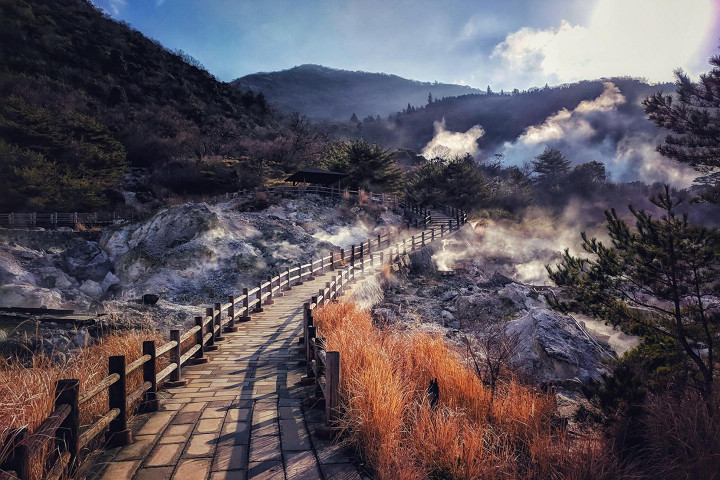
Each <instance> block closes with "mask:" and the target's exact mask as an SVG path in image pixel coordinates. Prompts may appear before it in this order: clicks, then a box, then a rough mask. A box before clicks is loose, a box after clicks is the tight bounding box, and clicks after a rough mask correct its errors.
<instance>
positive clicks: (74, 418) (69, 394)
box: [55, 379, 80, 472]
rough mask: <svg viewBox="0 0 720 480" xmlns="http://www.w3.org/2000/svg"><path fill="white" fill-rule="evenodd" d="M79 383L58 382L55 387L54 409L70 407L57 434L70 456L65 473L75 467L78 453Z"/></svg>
mask: <svg viewBox="0 0 720 480" xmlns="http://www.w3.org/2000/svg"><path fill="white" fill-rule="evenodd" d="M79 395H80V382H79V381H78V380H77V379H67V380H58V382H57V384H56V386H55V408H58V407H59V406H60V405H70V413H69V414H68V416H67V418H65V421H64V422H63V423H62V424H61V425H60V429H59V431H58V433H59V434H60V438H61V439H62V441H63V443H65V448H66V449H67V452H68V453H69V454H70V461H69V462H68V465H67V471H68V472H71V471H73V470H74V469H75V467H76V466H77V461H78V452H80V405H79V403H78V396H79Z"/></svg>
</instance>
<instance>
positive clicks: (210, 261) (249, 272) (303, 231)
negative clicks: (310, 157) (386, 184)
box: [0, 195, 402, 351]
mask: <svg viewBox="0 0 720 480" xmlns="http://www.w3.org/2000/svg"><path fill="white" fill-rule="evenodd" d="M401 223H402V222H401V216H400V215H398V214H397V213H395V212H393V211H391V210H390V209H389V208H388V207H385V206H382V205H379V204H374V203H368V202H364V203H362V202H361V203H358V201H357V200H356V199H351V200H350V199H349V200H342V201H341V202H340V203H338V201H337V200H331V199H326V198H323V197H319V196H314V195H306V196H301V197H295V198H277V199H270V200H268V199H267V198H264V197H262V196H260V197H245V198H238V199H233V200H231V201H227V202H220V203H216V204H208V203H187V204H183V205H178V206H171V207H167V208H164V209H161V210H159V211H157V212H156V213H154V214H153V215H151V216H149V217H148V218H146V219H144V220H142V221H138V222H134V223H131V224H126V225H116V226H113V227H110V228H107V229H104V230H102V231H97V232H89V233H83V234H77V233H74V232H68V231H64V232H63V231H60V232H58V231H24V232H18V231H7V232H0V307H31V308H43V307H44V308H49V309H71V310H74V311H75V312H76V313H80V314H90V315H94V314H96V313H100V314H103V315H102V316H101V317H98V318H97V321H95V322H94V325H92V326H90V327H80V328H74V327H72V326H71V327H62V326H61V325H59V324H57V323H47V322H43V323H40V324H39V330H41V331H39V334H38V335H35V336H36V337H37V336H39V337H41V338H42V339H43V342H42V343H43V345H44V348H45V350H50V351H62V350H65V349H67V348H71V347H78V346H82V345H84V344H86V343H87V342H88V341H91V337H92V334H93V333H95V330H105V329H107V328H116V327H120V328H137V327H148V328H157V329H160V330H167V329H169V328H172V327H173V326H175V325H188V324H190V323H192V319H193V317H194V316H196V315H199V314H202V313H203V311H202V308H201V306H203V305H209V304H211V303H212V302H214V301H223V302H225V301H227V298H228V296H229V295H233V294H235V295H237V294H239V293H240V292H241V291H242V290H241V289H242V287H248V288H252V287H253V286H254V285H256V284H257V282H258V281H260V280H265V279H267V278H268V277H269V276H271V275H274V274H276V273H277V272H280V271H283V270H285V269H287V268H289V267H293V266H295V265H297V264H298V263H301V262H302V263H306V262H308V261H309V260H311V259H312V258H317V257H319V256H320V255H327V254H328V253H329V251H330V250H331V249H333V250H337V248H338V247H340V248H345V247H349V246H350V245H351V244H358V243H360V242H361V241H363V240H366V239H367V238H368V237H372V236H374V235H375V234H376V232H379V231H380V230H385V229H389V228H390V229H392V228H395V227H396V226H399V225H401ZM145 294H153V295H157V296H158V297H159V300H158V301H157V303H156V304H154V305H146V304H143V302H142V301H141V299H142V297H143V295H145ZM12 323H13V317H6V321H5V322H3V323H2V325H4V326H5V328H4V329H3V332H4V333H3V334H2V335H0V336H5V337H7V336H9V337H13V336H15V337H17V332H16V331H14V330H15V329H14V328H12V327H10V328H8V327H9V326H10V325H12ZM71 325H72V324H71ZM0 328H1V327H0ZM28 330H33V329H28V328H25V329H24V333H25V334H27V331H28ZM14 334H15V335H14ZM89 334H90V335H89ZM31 343H32V342H31ZM36 343H37V342H36Z"/></svg>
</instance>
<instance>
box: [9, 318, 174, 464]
mask: <svg viewBox="0 0 720 480" xmlns="http://www.w3.org/2000/svg"><path fill="white" fill-rule="evenodd" d="M144 340H155V341H157V342H158V345H160V344H162V343H163V341H162V339H161V338H160V335H158V334H155V333H143V332H131V333H125V334H122V335H109V336H107V337H105V338H104V339H103V340H102V341H101V342H100V343H99V344H96V345H92V346H90V347H86V348H84V349H82V350H81V351H80V352H79V353H78V354H77V355H75V356H73V357H72V358H71V359H70V360H68V362H67V363H64V364H57V363H53V362H51V361H50V360H49V359H48V358H47V357H44V356H38V357H33V359H32V360H31V363H30V364H28V363H27V362H22V361H20V360H18V359H2V360H0V463H2V460H3V458H4V457H5V455H7V453H8V452H7V451H6V450H7V446H8V445H7V444H8V443H9V442H7V440H8V439H9V438H8V435H10V434H11V433H12V432H13V431H16V430H17V429H19V428H23V427H25V428H27V429H28V431H30V432H32V431H34V430H35V429H36V428H37V427H39V426H40V424H41V423H42V422H43V421H44V420H45V419H46V418H47V417H48V416H49V415H50V413H51V412H52V410H53V408H54V400H55V383H56V382H57V380H60V379H63V378H75V379H78V380H79V382H80V392H83V391H85V390H88V389H89V388H91V387H93V386H95V385H96V384H97V383H98V382H99V381H100V380H102V379H103V378H105V377H106V376H107V375H108V357H110V356H112V355H125V356H126V358H127V363H130V362H131V361H133V360H135V359H137V358H139V357H140V356H141V355H142V342H143V341H144ZM158 363H161V362H160V360H158ZM141 383H142V369H138V370H136V371H135V372H133V373H132V374H131V375H130V376H129V377H128V391H129V392H130V391H132V390H134V389H135V388H137V387H138V386H140V384H141ZM107 409H108V398H107V391H106V392H104V393H101V394H98V395H96V396H95V397H94V398H93V399H91V400H90V401H88V402H87V403H85V404H84V405H82V406H81V407H80V423H81V425H87V424H91V423H93V422H94V421H95V420H96V419H97V417H98V416H99V415H103V414H104V413H106V412H107Z"/></svg>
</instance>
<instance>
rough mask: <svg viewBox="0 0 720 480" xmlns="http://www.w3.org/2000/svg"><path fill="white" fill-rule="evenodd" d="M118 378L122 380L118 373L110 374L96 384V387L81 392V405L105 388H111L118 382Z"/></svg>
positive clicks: (79, 400) (79, 399)
mask: <svg viewBox="0 0 720 480" xmlns="http://www.w3.org/2000/svg"><path fill="white" fill-rule="evenodd" d="M118 380H120V375H118V374H117V373H115V374H112V375H108V376H107V377H105V378H103V379H102V380H100V382H99V383H98V384H97V385H95V386H94V387H92V388H90V389H88V390H85V391H84V392H82V393H81V394H80V396H79V397H78V403H79V404H80V405H82V404H83V403H85V402H87V401H88V400H90V399H91V398H93V397H94V396H95V395H97V394H98V393H100V392H104V391H105V390H107V389H108V388H110V385H112V384H113V383H115V382H117V381H118Z"/></svg>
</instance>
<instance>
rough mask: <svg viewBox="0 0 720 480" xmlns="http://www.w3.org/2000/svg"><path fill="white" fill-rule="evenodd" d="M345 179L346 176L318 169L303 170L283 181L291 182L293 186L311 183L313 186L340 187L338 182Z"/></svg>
mask: <svg viewBox="0 0 720 480" xmlns="http://www.w3.org/2000/svg"><path fill="white" fill-rule="evenodd" d="M345 177H347V174H345V173H340V172H331V171H330V170H322V169H320V168H304V169H302V170H298V171H297V172H295V173H293V174H292V175H290V176H289V177H288V178H286V179H285V181H286V182H292V184H293V185H297V184H298V183H311V184H313V185H324V186H326V187H330V186H333V185H335V186H337V187H339V186H340V181H341V180H342V179H343V178H345Z"/></svg>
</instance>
